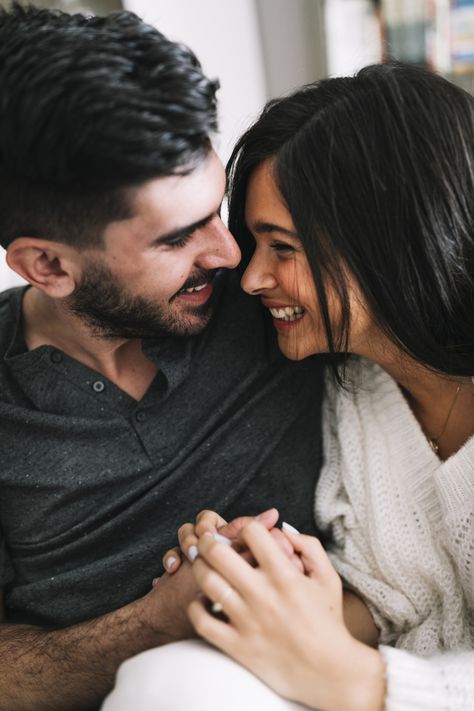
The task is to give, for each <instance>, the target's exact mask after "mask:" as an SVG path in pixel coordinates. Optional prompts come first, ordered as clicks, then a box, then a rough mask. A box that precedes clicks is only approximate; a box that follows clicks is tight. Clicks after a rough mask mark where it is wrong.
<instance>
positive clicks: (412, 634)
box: [316, 359, 474, 711]
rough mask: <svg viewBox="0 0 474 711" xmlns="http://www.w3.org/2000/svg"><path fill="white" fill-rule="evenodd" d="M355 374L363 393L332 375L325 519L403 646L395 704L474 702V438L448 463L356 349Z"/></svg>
mask: <svg viewBox="0 0 474 711" xmlns="http://www.w3.org/2000/svg"><path fill="white" fill-rule="evenodd" d="M348 375H349V377H350V380H351V381H352V382H353V383H354V390H353V391H351V392H347V391H344V390H341V389H338V388H336V386H335V385H334V383H333V382H332V380H331V379H330V377H329V376H328V380H327V397H326V401H325V405H324V407H325V411H324V418H323V422H324V432H323V434H324V436H323V441H324V448H325V452H324V454H325V463H324V468H323V471H322V473H321V478H320V481H319V484H318V487H317V492H316V519H317V522H318V524H319V525H320V526H321V528H322V529H323V530H330V531H331V532H332V536H333V539H334V541H335V545H334V548H333V551H332V555H331V557H332V560H333V563H334V565H335V567H336V568H337V570H338V571H339V573H340V574H341V576H342V577H343V578H344V579H345V580H346V581H347V583H348V584H349V586H352V587H353V588H354V590H356V591H357V592H359V593H361V595H362V596H363V597H364V598H365V600H366V602H367V604H368V605H369V607H370V610H371V612H372V615H373V617H374V620H375V622H376V624H377V626H378V627H379V628H380V641H381V644H382V645H392V646H393V647H396V648H398V649H393V648H391V647H388V646H382V647H381V651H382V653H383V655H384V657H385V660H386V663H387V678H388V699H387V709H389V711H399V710H401V709H403V711H408V710H409V709H410V710H411V709H413V710H415V709H420V710H421V709H431V711H435V710H436V709H453V711H454V710H456V711H464V709H466V710H467V709H471V710H472V709H473V708H474V652H472V651H471V652H470V653H464V654H463V653H461V651H460V650H472V649H473V647H474V644H473V643H474V437H471V438H470V440H469V441H468V442H467V443H466V444H465V445H464V446H463V447H462V448H461V449H460V450H459V451H458V452H456V454H454V455H453V456H452V457H450V458H449V459H448V460H447V461H445V462H442V461H440V460H439V459H438V457H437V456H436V455H435V454H434V452H433V451H432V450H431V448H430V446H429V444H428V441H427V439H426V437H425V435H424V434H423V431H422V430H421V427H420V425H419V423H418V421H417V420H416V418H415V417H414V415H413V413H412V411H411V410H410V408H409V406H408V404H407V403H406V401H405V399H404V397H403V395H402V393H401V391H400V389H399V387H398V385H397V384H396V383H395V381H394V380H393V379H392V378H391V377H390V376H389V375H388V374H387V373H386V372H385V371H383V370H382V369H381V368H380V367H379V366H377V365H376V364H374V363H371V362H369V361H367V360H365V359H355V360H354V361H353V362H351V363H350V364H349V366H348ZM400 650H406V651H409V652H412V653H414V654H407V653H406V652H402V651H400ZM447 650H458V653H456V654H440V653H441V652H446V651H447ZM414 655H419V656H420V657H428V658H429V659H428V660H427V659H420V658H417V657H416V656H414Z"/></svg>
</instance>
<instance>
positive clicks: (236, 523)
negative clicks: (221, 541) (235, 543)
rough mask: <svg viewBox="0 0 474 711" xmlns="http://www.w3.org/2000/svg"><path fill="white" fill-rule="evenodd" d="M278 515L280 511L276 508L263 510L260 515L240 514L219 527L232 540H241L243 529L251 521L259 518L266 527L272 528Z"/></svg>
mask: <svg viewBox="0 0 474 711" xmlns="http://www.w3.org/2000/svg"><path fill="white" fill-rule="evenodd" d="M278 517H279V513H278V510H277V509H275V508H273V509H268V510H267V511H263V513H261V514H259V515H258V516H239V517H238V518H234V519H233V521H230V523H227V524H226V525H224V526H222V527H221V528H219V533H221V534H222V535H223V536H227V538H230V539H231V540H234V539H237V540H239V538H240V533H241V531H242V529H243V528H244V527H245V526H247V525H248V524H249V523H250V522H251V521H255V520H257V521H259V522H260V523H261V524H262V525H263V526H265V528H267V529H268V530H270V529H271V528H273V527H274V526H275V524H276V522H277V521H278Z"/></svg>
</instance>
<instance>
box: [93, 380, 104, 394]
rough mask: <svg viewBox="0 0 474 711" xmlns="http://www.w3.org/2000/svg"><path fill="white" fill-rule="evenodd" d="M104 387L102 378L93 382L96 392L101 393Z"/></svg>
mask: <svg viewBox="0 0 474 711" xmlns="http://www.w3.org/2000/svg"><path fill="white" fill-rule="evenodd" d="M104 388H105V385H104V383H103V382H102V380H96V381H95V383H92V389H93V390H95V392H96V393H101V392H102V390H103V389H104Z"/></svg>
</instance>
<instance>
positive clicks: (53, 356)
mask: <svg viewBox="0 0 474 711" xmlns="http://www.w3.org/2000/svg"><path fill="white" fill-rule="evenodd" d="M62 359H63V354H62V353H60V352H59V351H53V352H52V353H51V360H52V362H53V363H60V362H61V361H62Z"/></svg>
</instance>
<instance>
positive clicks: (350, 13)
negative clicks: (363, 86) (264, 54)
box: [324, 0, 474, 92]
mask: <svg viewBox="0 0 474 711" xmlns="http://www.w3.org/2000/svg"><path fill="white" fill-rule="evenodd" d="M324 11H325V30H326V32H325V42H326V55H327V70H328V74H329V75H334V74H337V73H339V74H340V73H351V71H349V70H350V67H349V65H348V67H347V69H348V71H341V65H342V64H343V62H342V61H341V57H342V56H343V55H346V56H347V54H348V52H352V56H353V60H354V61H353V64H354V68H353V71H355V70H356V69H358V68H359V67H360V66H363V63H366V64H367V63H368V62H362V61H361V60H362V59H363V58H365V55H367V56H368V57H369V58H370V60H371V61H374V62H377V61H381V62H382V61H386V60H388V59H397V60H399V61H401V62H407V63H410V64H418V65H420V66H425V67H427V68H429V69H432V70H433V71H436V72H438V73H440V74H443V75H444V76H446V77H447V78H449V79H450V80H451V81H454V82H456V83H457V84H460V85H461V86H463V87H464V88H466V89H467V90H469V91H471V92H474V0H325V1H324ZM349 64H350V62H349Z"/></svg>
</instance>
